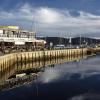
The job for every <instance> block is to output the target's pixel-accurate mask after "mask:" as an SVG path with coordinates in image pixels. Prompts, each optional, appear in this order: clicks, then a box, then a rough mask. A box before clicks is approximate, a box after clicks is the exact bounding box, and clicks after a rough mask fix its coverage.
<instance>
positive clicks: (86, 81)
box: [0, 55, 100, 100]
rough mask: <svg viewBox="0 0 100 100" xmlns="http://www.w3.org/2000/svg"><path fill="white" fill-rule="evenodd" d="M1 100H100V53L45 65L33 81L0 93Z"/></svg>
mask: <svg viewBox="0 0 100 100" xmlns="http://www.w3.org/2000/svg"><path fill="white" fill-rule="evenodd" d="M0 100H100V55H98V56H92V57H88V58H86V59H82V60H80V61H73V62H65V63H62V64H55V65H52V66H48V67H45V68H44V69H42V72H40V73H38V77H37V79H36V80H34V81H32V82H31V83H29V84H25V85H23V86H20V87H17V88H14V89H11V90H7V91H3V92H0Z"/></svg>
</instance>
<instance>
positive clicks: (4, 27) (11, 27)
mask: <svg viewBox="0 0 100 100" xmlns="http://www.w3.org/2000/svg"><path fill="white" fill-rule="evenodd" d="M0 28H2V29H19V26H0Z"/></svg>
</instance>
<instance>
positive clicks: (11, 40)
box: [3, 39, 15, 42]
mask: <svg viewBox="0 0 100 100" xmlns="http://www.w3.org/2000/svg"><path fill="white" fill-rule="evenodd" d="M3 41H4V42H15V41H14V39H3Z"/></svg>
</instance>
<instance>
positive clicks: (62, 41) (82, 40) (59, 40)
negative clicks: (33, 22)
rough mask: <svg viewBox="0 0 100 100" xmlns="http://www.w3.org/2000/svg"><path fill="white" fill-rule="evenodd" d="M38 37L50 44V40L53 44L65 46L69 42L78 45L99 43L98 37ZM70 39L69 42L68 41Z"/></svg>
mask: <svg viewBox="0 0 100 100" xmlns="http://www.w3.org/2000/svg"><path fill="white" fill-rule="evenodd" d="M37 38H38V39H43V40H46V42H47V44H50V42H52V43H53V45H57V44H64V45H65V46H67V45H69V44H70V43H71V44H72V45H80V44H87V45H91V44H98V43H100V39H94V38H88V37H75V38H71V39H70V38H62V37H42V38H40V37H37ZM70 41H71V42H70Z"/></svg>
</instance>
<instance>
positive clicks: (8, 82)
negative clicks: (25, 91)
mask: <svg viewBox="0 0 100 100" xmlns="http://www.w3.org/2000/svg"><path fill="white" fill-rule="evenodd" d="M80 59H82V56H78V57H69V58H60V59H52V60H46V61H36V62H33V61H28V62H27V63H26V62H19V63H18V64H15V65H14V66H11V67H9V68H7V69H6V70H5V71H2V72H1V73H0V89H1V90H2V89H8V88H13V87H14V86H15V87H16V86H20V85H22V84H24V83H25V82H27V83H28V82H30V81H33V79H34V78H35V77H37V73H38V72H41V71H44V68H45V66H49V67H54V65H55V64H61V63H64V62H70V61H79V60H80ZM35 73H36V74H35ZM53 74H54V75H53ZM48 75H49V72H48ZM17 76H18V77H17ZM50 76H51V78H52V77H53V76H55V77H57V76H56V71H55V70H54V71H52V75H50ZM48 80H49V79H48Z"/></svg>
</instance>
